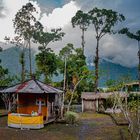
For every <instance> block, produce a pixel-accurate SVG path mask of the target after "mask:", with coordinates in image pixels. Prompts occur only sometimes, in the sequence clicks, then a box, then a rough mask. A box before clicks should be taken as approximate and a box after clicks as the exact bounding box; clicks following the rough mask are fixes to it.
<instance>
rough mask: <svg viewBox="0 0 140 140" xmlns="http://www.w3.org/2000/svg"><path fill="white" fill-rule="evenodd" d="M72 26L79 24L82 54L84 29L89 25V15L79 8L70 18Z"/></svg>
mask: <svg viewBox="0 0 140 140" xmlns="http://www.w3.org/2000/svg"><path fill="white" fill-rule="evenodd" d="M71 22H72V26H73V27H75V26H79V27H80V29H81V31H82V36H81V39H82V43H81V45H82V50H83V54H84V48H85V31H86V30H87V27H88V26H89V16H88V14H87V13H84V12H83V11H81V10H79V11H77V13H76V15H75V16H74V17H73V18H72V20H71Z"/></svg>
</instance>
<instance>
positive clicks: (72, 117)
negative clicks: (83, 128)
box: [65, 111, 78, 124]
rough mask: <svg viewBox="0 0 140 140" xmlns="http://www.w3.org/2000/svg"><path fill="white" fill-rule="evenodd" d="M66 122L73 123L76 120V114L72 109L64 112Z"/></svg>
mask: <svg viewBox="0 0 140 140" xmlns="http://www.w3.org/2000/svg"><path fill="white" fill-rule="evenodd" d="M65 120H66V123H69V124H74V123H77V122H78V114H77V113H75V112H72V111H67V112H66V114H65Z"/></svg>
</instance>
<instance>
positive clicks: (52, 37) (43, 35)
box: [33, 28, 64, 50]
mask: <svg viewBox="0 0 140 140" xmlns="http://www.w3.org/2000/svg"><path fill="white" fill-rule="evenodd" d="M63 36H64V32H61V28H59V29H52V30H51V32H44V31H43V30H41V31H40V30H38V31H36V32H34V35H33V38H34V41H35V42H36V43H39V44H41V46H39V48H38V49H39V50H43V49H46V48H47V46H48V44H49V43H50V42H54V41H59V40H61V39H62V37H63Z"/></svg>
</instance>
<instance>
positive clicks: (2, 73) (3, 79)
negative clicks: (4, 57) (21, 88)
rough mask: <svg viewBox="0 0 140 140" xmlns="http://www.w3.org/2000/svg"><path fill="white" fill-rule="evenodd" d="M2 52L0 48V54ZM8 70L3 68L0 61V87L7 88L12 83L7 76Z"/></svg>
mask: <svg viewBox="0 0 140 140" xmlns="http://www.w3.org/2000/svg"><path fill="white" fill-rule="evenodd" d="M1 51H2V48H1V47H0V52H1ZM8 73H9V72H8V69H6V68H3V67H2V65H1V60H0V86H8V85H10V84H11V82H12V80H13V79H12V78H11V77H10V76H9V75H8Z"/></svg>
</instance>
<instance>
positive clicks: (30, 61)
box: [28, 39, 32, 78]
mask: <svg viewBox="0 0 140 140" xmlns="http://www.w3.org/2000/svg"><path fill="white" fill-rule="evenodd" d="M28 43H29V44H28V45H29V66H30V77H31V78H32V56H31V42H30V39H29V42H28Z"/></svg>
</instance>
